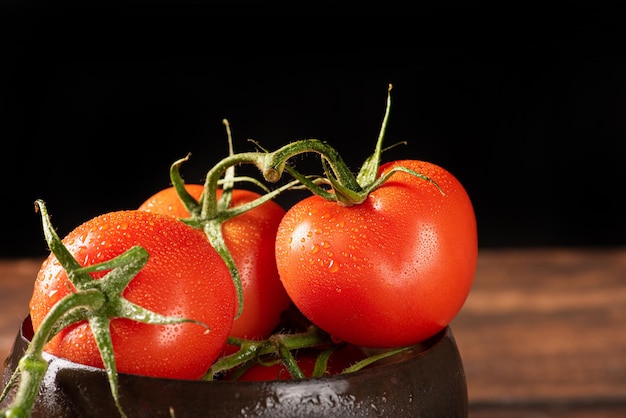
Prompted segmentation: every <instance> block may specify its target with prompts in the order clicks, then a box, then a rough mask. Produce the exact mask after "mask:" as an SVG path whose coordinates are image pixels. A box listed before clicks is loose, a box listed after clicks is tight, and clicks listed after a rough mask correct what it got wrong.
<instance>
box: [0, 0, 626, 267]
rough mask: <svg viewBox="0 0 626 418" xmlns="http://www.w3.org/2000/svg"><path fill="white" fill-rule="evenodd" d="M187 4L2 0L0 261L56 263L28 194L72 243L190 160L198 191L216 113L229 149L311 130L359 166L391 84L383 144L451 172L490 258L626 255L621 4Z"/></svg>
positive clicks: (216, 128)
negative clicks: (542, 253) (403, 7)
mask: <svg viewBox="0 0 626 418" xmlns="http://www.w3.org/2000/svg"><path fill="white" fill-rule="evenodd" d="M198 4H200V3H199V2H198V3H195V4H194V3H184V2H172V3H171V4H168V3H158V4H155V3H149V2H145V3H141V2H139V3H131V5H129V3H121V2H120V3H118V2H113V3H111V4H110V5H108V6H102V7H94V8H92V9H87V8H86V7H85V6H83V8H82V9H77V8H75V7H69V6H64V5H62V4H57V5H54V6H53V5H51V3H41V4H40V3H8V4H3V5H2V9H1V10H2V13H1V14H0V15H1V17H0V19H1V20H2V22H1V23H2V29H0V30H2V35H3V36H2V38H1V40H0V43H1V46H2V51H3V52H2V54H3V58H2V64H1V67H2V68H1V70H0V71H1V72H0V76H1V79H0V88H1V90H0V111H1V114H0V115H1V117H2V121H1V126H0V136H1V138H2V145H1V147H2V148H1V149H2V154H1V156H2V176H3V182H2V184H3V190H2V193H1V196H2V203H1V205H0V207H1V212H0V220H1V227H2V231H1V234H2V235H1V237H0V257H21V256H39V255H44V254H47V248H46V244H45V241H44V239H43V236H42V233H41V223H40V218H39V215H38V214H37V213H35V211H34V206H33V202H34V200H35V199H37V198H42V199H43V200H45V201H46V203H47V206H48V209H49V211H50V213H51V216H52V221H53V224H54V225H55V226H56V228H57V231H58V232H59V234H60V235H64V234H66V233H68V232H69V231H70V230H71V229H73V228H74V227H75V226H77V225H78V224H80V223H82V222H84V221H86V220H87V219H89V218H90V217H93V216H95V215H98V214H100V213H103V212H107V211H111V210H118V209H130V208H135V207H137V206H138V205H139V204H140V203H141V202H143V201H144V200H145V199H146V198H147V197H148V196H149V195H150V194H152V193H154V192H156V191H157V190H159V189H161V188H164V187H166V186H168V185H169V173H168V170H169V167H170V164H171V163H172V162H174V161H175V160H177V159H179V158H181V157H183V156H185V155H186V154H187V153H189V152H191V159H190V161H189V162H187V163H186V165H184V166H183V169H182V172H183V176H184V177H185V179H186V181H188V182H201V181H202V180H203V177H204V174H206V172H207V171H208V169H209V168H210V167H211V166H212V165H213V164H214V163H216V162H217V161H218V160H219V159H221V158H222V157H224V156H226V154H227V143H226V134H225V130H224V126H223V125H222V119H223V118H227V119H228V120H229V121H230V124H231V127H232V131H233V135H234V141H235V148H236V150H237V151H251V150H253V149H254V147H253V145H252V144H251V143H250V142H248V141H247V139H249V138H252V139H255V140H256V141H259V143H261V144H262V145H263V146H265V147H266V148H276V147H278V146H281V145H284V144H285V143H287V142H290V141H292V140H296V139H303V138H319V139H323V140H326V141H328V142H330V144H331V145H333V146H334V147H335V148H336V149H337V150H338V151H339V152H340V153H341V155H342V156H343V157H344V159H345V160H346V162H347V163H348V164H349V165H350V167H352V168H354V169H355V170H356V169H358V168H359V166H360V164H361V163H362V162H363V160H364V159H365V158H366V157H367V155H369V153H371V151H372V150H373V147H374V144H375V142H376V139H377V136H378V132H379V129H380V124H381V120H382V116H383V113H384V109H385V101H386V94H387V85H388V84H389V83H392V84H393V85H394V89H393V91H392V102H393V104H392V110H391V119H390V124H389V127H388V129H387V135H386V144H387V145H390V144H393V143H395V142H398V141H404V140H406V141H408V145H405V146H398V147H396V148H393V149H392V150H390V151H388V152H386V153H385V154H384V155H383V158H384V159H385V160H390V159H396V158H414V159H423V160H429V161H432V162H434V163H436V164H439V165H441V166H443V167H445V168H447V169H448V170H449V171H451V172H452V173H453V174H455V175H456V176H457V178H459V180H460V181H461V182H462V183H463V184H464V185H465V187H466V189H467V190H468V192H469V194H470V197H471V198H472V200H473V202H474V206H475V210H476V216H477V220H478V225H479V244H480V246H481V247H483V248H487V247H515V246H520V247H526V246H555V245H564V246H615V245H624V244H626V221H625V220H624V209H625V206H626V205H625V204H624V203H623V201H624V199H623V194H624V190H625V185H626V182H625V180H626V168H625V164H624V161H625V157H626V141H625V134H626V49H625V48H624V46H625V45H624V43H623V42H622V37H623V36H624V32H625V24H626V20H625V19H624V13H623V12H621V11H619V10H600V9H599V8H594V9H579V10H577V11H576V13H572V14H568V13H564V12H563V10H556V11H554V12H552V13H547V12H546V10H544V9H543V8H541V9H540V8H538V9H529V10H512V11H506V12H504V11H498V10H492V9H490V8H489V7H485V4H480V5H481V6H483V7H481V8H474V9H472V8H463V7H460V6H459V7H455V6H450V7H447V8H441V9H439V10H438V9H436V8H423V9H421V10H416V11H415V12H416V13H414V14H407V13H398V14H385V13H381V12H378V11H376V10H370V11H369V12H370V13H363V14H350V13H340V12H341V10H339V9H335V10H333V11H334V12H336V13H335V14H332V15H330V14H322V13H321V12H318V11H316V10H308V11H307V10H305V12H306V13H297V12H294V13H291V14H286V13H278V12H288V11H290V10H289V9H288V8H286V7H285V6H283V7H282V8H281V7H279V5H276V4H274V3H263V2H255V3H253V4H252V5H250V4H244V3H241V2H239V3H232V2H231V3H227V4H228V7H226V6H225V5H224V4H222V5H221V7H217V5H219V4H220V3H213V4H212V8H210V9H209V8H208V7H201V6H199V5H198ZM270 6H272V7H270ZM327 9H328V10H331V7H330V6H329V7H328V8H327ZM243 12H250V13H252V12H255V14H244V13H243ZM292 198H293V197H292ZM285 199H288V198H285ZM281 203H283V204H284V205H286V206H288V205H289V204H290V203H291V202H290V201H289V200H282V201H281Z"/></svg>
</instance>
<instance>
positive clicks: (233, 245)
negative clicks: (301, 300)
mask: <svg viewBox="0 0 626 418" xmlns="http://www.w3.org/2000/svg"><path fill="white" fill-rule="evenodd" d="M185 188H186V189H187V191H188V192H189V194H191V195H192V196H193V197H194V198H196V199H199V198H200V195H201V194H202V192H203V191H204V186H203V185H200V184H186V185H185ZM217 194H218V195H217V198H218V199H219V197H220V196H221V194H222V190H219V189H218V191H217ZM259 196H260V195H259V194H258V193H255V192H252V191H249V190H243V189H236V190H233V194H232V200H231V207H234V206H238V205H241V204H245V203H247V202H250V201H252V200H254V199H256V198H258V197H259ZM139 209H140V210H145V211H149V212H154V213H162V214H166V215H170V216H174V217H177V218H187V217H189V212H188V211H187V209H186V208H185V206H184V205H183V204H182V202H181V201H180V198H179V197H178V195H177V193H176V190H175V189H174V188H173V187H170V188H167V189H163V190H161V191H159V192H157V193H156V194H154V195H153V196H151V197H150V198H148V199H147V200H146V201H145V202H144V203H142V204H141V206H140V207H139ZM284 214H285V210H284V209H283V208H282V207H281V206H280V205H279V204H278V203H276V202H274V201H271V200H270V201H268V202H266V203H264V204H262V205H261V206H258V207H256V208H254V209H252V210H250V211H248V212H245V213H243V214H241V215H239V216H237V217H235V218H231V219H229V220H228V221H226V222H224V224H223V225H222V232H223V235H224V242H225V243H226V247H227V248H228V250H229V251H230V253H231V255H232V257H233V260H234V261H235V264H236V265H237V268H238V269H239V274H240V275H241V281H242V287H243V299H244V309H243V312H242V314H241V315H240V316H239V317H238V318H237V319H236V320H235V323H234V324H233V328H232V330H231V335H232V336H235V337H239V338H246V339H263V338H266V337H268V336H269V335H270V334H271V332H272V331H273V330H274V328H275V327H276V326H277V325H278V323H279V321H280V314H281V312H283V311H284V310H285V309H287V307H289V305H290V304H291V300H290V299H289V296H288V295H287V292H285V289H284V288H283V285H282V283H281V281H280V279H279V277H278V270H277V268H276V259H275V256H274V242H275V238H276V230H277V229H278V225H279V223H280V220H281V219H282V217H283V215H284Z"/></svg>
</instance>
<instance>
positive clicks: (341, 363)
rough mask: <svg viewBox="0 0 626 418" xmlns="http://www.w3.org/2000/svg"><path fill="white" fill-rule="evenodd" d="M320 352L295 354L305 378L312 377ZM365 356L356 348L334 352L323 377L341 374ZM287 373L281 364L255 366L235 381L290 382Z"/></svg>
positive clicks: (309, 350) (344, 348) (350, 346)
mask: <svg viewBox="0 0 626 418" xmlns="http://www.w3.org/2000/svg"><path fill="white" fill-rule="evenodd" d="M319 354H320V351H319V350H317V349H308V350H303V351H302V352H298V353H296V361H297V363H298V366H299V367H300V369H301V370H302V372H303V373H304V375H305V376H306V377H309V378H310V377H311V376H312V375H313V369H314V368H315V362H316V360H317V356H318V355H319ZM365 357H366V356H365V354H364V353H363V352H362V351H361V350H359V348H358V347H356V346H353V345H347V346H345V347H343V348H340V349H338V350H336V351H334V352H333V353H332V354H331V355H330V357H329V359H328V365H327V368H326V373H325V376H329V375H334V374H339V373H341V372H342V371H343V370H344V369H346V368H348V367H349V366H351V365H353V364H354V363H356V362H358V361H359V360H363V359H364V358H365ZM290 379H292V377H291V375H290V374H289V371H288V370H287V368H286V367H285V365H284V364H283V363H282V362H279V363H274V364H271V365H263V364H255V365H254V366H252V367H250V368H249V369H248V370H246V371H245V372H244V373H243V374H242V375H241V376H240V377H239V378H238V379H237V380H244V381H253V380H256V381H265V380H290Z"/></svg>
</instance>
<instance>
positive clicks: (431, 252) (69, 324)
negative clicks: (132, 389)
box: [22, 106, 478, 393]
mask: <svg viewBox="0 0 626 418" xmlns="http://www.w3.org/2000/svg"><path fill="white" fill-rule="evenodd" d="M388 108H389V106H388ZM387 117H388V112H387V114H386V115H385V119H384V121H383V132H384V128H385V126H386V121H387ZM382 137H383V135H382V133H381V135H380V137H379V142H378V143H377V147H376V150H375V152H374V154H373V155H372V156H371V157H370V159H368V160H367V161H366V162H365V163H364V164H363V167H362V168H361V170H360V171H359V173H358V175H356V176H355V175H354V174H353V173H351V172H350V171H349V170H348V169H347V167H346V166H345V164H344V163H343V161H342V159H341V157H340V156H339V155H338V153H337V152H336V151H335V150H334V149H333V148H332V147H330V146H329V145H328V144H326V143H323V142H321V141H316V140H304V141H296V142H293V143H290V144H287V145H286V146H285V147H282V148H280V149H279V150H276V151H274V152H267V151H264V152H253V153H242V154H235V153H233V152H232V149H231V153H230V155H229V156H228V157H226V158H224V159H223V160H222V161H220V162H219V163H218V164H216V165H215V166H213V167H212V168H211V170H210V171H209V172H208V174H207V179H206V183H205V184H185V183H184V182H183V181H182V178H181V176H180V174H179V168H180V165H181V164H182V162H184V161H186V159H183V160H179V161H177V162H176V163H174V164H173V165H172V170H171V172H170V177H171V180H172V187H169V188H166V189H163V190H161V191H159V192H158V193H156V194H154V195H152V196H147V197H146V200H145V202H144V203H143V204H141V205H140V206H139V207H138V208H137V209H136V210H124V211H118V212H112V213H107V214H103V215H101V216H98V217H96V218H94V219H90V220H88V221H87V222H85V223H83V224H82V225H80V226H78V227H77V228H76V229H75V230H74V231H72V232H71V233H70V234H69V235H67V236H66V237H65V238H64V239H62V240H61V239H59V237H57V236H56V234H55V233H54V230H53V228H52V227H51V225H50V224H49V219H48V217H47V212H46V210H45V205H44V204H43V202H39V206H38V207H39V209H40V210H41V211H42V215H43V216H42V218H43V220H44V232H45V234H46V239H47V241H48V244H49V246H50V248H51V250H52V251H51V254H50V256H49V257H48V258H47V259H46V260H45V261H44V263H43V265H42V267H41V270H40V271H39V274H38V276H37V280H36V282H35V286H34V291H33V295H32V299H31V302H30V314H31V317H32V323H33V329H34V331H35V337H34V338H33V343H32V345H33V346H34V347H35V348H33V351H32V352H29V353H28V355H30V356H31V360H33V361H35V362H37V361H40V357H38V356H39V354H40V353H38V352H37V351H36V350H37V348H39V349H44V350H45V351H47V352H49V353H51V354H54V355H57V356H61V357H65V358H68V359H70V360H73V361H76V362H80V363H84V364H87V365H91V366H96V367H103V368H106V369H107V370H108V371H110V372H112V373H111V374H110V379H111V385H112V389H113V390H114V386H115V383H116V382H115V380H114V372H115V371H120V372H125V373H134V374H142V375H149V376H159V377H169V378H179V379H199V378H204V379H217V378H234V377H237V378H239V379H246V380H249V379H252V380H263V379H276V378H286V377H289V378H291V377H311V376H313V375H315V376H318V375H321V374H325V373H337V372H340V371H341V370H345V369H346V368H347V367H349V366H350V365H352V364H353V363H354V362H356V361H360V360H363V359H364V358H365V357H366V356H365V355H364V354H363V353H364V351H363V350H361V349H360V347H364V348H373V349H397V348H400V349H401V348H402V347H406V346H411V345H415V344H418V343H420V342H422V341H424V340H426V339H428V338H429V337H431V336H433V335H434V334H436V333H437V332H439V331H440V330H442V329H443V328H445V327H446V326H447V325H448V324H449V323H450V322H451V321H452V319H453V318H454V317H455V315H456V314H457V313H458V311H459V310H460V309H461V307H462V305H463V303H464V301H465V299H466V297H467V295H468V293H469V291H470V288H471V285H472V281H473V276H474V270H475V267H476V260H477V251H478V250H477V231H476V221H475V216H474V211H473V207H472V204H471V201H470V198H469V196H468V194H467V192H466V191H465V189H464V188H463V186H462V185H461V183H460V182H459V181H458V180H457V179H456V178H455V177H454V176H453V175H452V174H451V173H450V172H448V171H446V170H445V169H443V168H442V167H440V166H437V165H435V164H432V163H429V162H424V161H419V160H402V161H393V162H388V163H385V164H381V162H380V155H381V149H382V147H381V144H382ZM229 139H230V138H229ZM309 152H316V153H318V154H320V155H321V156H322V160H321V161H322V167H323V171H324V176H321V177H320V176H306V175H303V174H301V173H299V172H298V171H296V170H295V168H294V167H293V166H291V165H290V164H288V160H289V159H290V158H292V157H293V156H294V155H299V154H303V153H309ZM244 163H247V164H254V165H256V166H257V167H258V168H259V169H260V170H261V172H262V173H263V180H262V181H258V180H256V179H248V178H244V179H240V178H237V177H235V175H234V167H235V166H236V165H239V164H244ZM285 171H286V172H288V173H289V174H291V175H292V176H293V177H294V179H295V180H294V181H293V182H291V183H288V184H287V185H285V186H282V187H280V188H278V189H274V190H272V191H270V188H269V187H268V186H267V185H266V184H267V183H274V182H276V181H277V180H278V179H279V178H281V176H282V174H283V172H285ZM245 181H251V182H252V183H253V184H256V185H257V186H260V187H261V188H262V189H263V190H264V192H263V193H257V192H252V191H250V190H247V189H245V188H243V187H240V182H245ZM293 187H298V188H302V187H307V188H309V189H310V190H311V191H312V192H313V193H312V195H311V196H310V197H307V198H304V199H302V200H301V201H299V202H298V203H296V204H295V205H293V206H292V207H290V208H287V209H286V210H285V209H284V208H282V207H281V206H280V205H278V204H277V203H276V202H275V201H274V200H273V198H274V196H276V195H278V193H283V192H286V191H288V190H290V189H291V188H293ZM293 312H296V313H297V314H296V315H291V316H290V317H289V318H288V319H287V321H285V317H286V316H289V315H290V314H291V313H293ZM294 318H297V321H295V319H294ZM296 322H297V323H296ZM294 324H295V325H294ZM39 334H42V336H39ZM322 353H325V354H322ZM320 359H324V361H320ZM276 360H278V362H277V361H276ZM319 364H323V368H322V372H320V371H319V367H318V369H316V367H317V366H319ZM316 365H317V366H316ZM250 367H251V368H250ZM314 369H315V370H317V371H315V372H314ZM27 372H28V370H26V369H23V370H22V373H23V374H24V373H27ZM314 373H315V374H314ZM114 393H115V392H114Z"/></svg>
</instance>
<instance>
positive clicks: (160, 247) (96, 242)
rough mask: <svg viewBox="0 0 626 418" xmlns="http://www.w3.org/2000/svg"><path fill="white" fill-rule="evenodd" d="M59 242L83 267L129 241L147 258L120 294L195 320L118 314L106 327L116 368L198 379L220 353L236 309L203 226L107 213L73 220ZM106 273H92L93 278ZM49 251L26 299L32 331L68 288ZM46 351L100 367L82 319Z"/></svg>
mask: <svg viewBox="0 0 626 418" xmlns="http://www.w3.org/2000/svg"><path fill="white" fill-rule="evenodd" d="M63 243H64V245H65V246H66V247H67V248H68V250H69V251H70V252H71V253H72V254H73V255H74V257H75V258H76V260H77V261H78V262H79V263H80V264H81V265H83V266H86V265H92V264H96V263H98V262H102V261H107V260H110V259H112V258H114V257H116V256H117V255H119V254H121V253H123V252H124V251H126V250H128V249H129V248H131V247H132V246H134V245H141V246H142V247H144V248H145V249H146V250H147V251H148V254H149V258H148V262H147V263H146V265H145V266H144V267H143V268H142V269H141V271H140V272H139V273H138V274H137V275H136V276H135V277H134V278H133V279H132V280H131V281H130V283H129V284H128V286H127V287H126V289H125V290H124V292H123V295H124V297H125V298H126V299H128V300H129V301H131V302H134V303H136V304H138V305H140V306H142V307H144V308H147V309H149V310H152V311H154V312H157V313H160V314H163V315H170V316H176V317H185V318H191V319H195V320H198V321H202V322H203V323H205V324H207V325H208V326H209V329H210V331H209V332H208V333H207V332H206V331H207V330H206V328H205V327H203V326H201V325H198V324H193V323H183V324H177V325H147V324H143V323H139V322H136V321H132V320H129V319H124V318H115V319H112V320H111V324H110V330H111V338H112V341H113V348H114V353H115V361H116V365H117V368H118V371H119V372H123V373H131V374H140V375H147V376H156V377H168V378H176V379H198V378H200V377H201V376H202V375H203V374H204V373H205V372H206V370H207V369H208V368H209V367H210V366H211V364H212V363H213V362H214V361H215V359H216V358H217V357H218V356H219V355H220V354H221V352H222V350H223V348H224V345H225V342H226V338H227V337H228V334H229V333H230V330H231V327H232V324H233V320H234V316H235V313H236V306H237V296H236V291H235V287H234V285H233V282H232V279H231V277H230V273H229V271H228V269H227V267H226V265H225V263H224V262H223V261H222V259H221V257H220V256H219V254H218V253H217V252H216V251H215V250H214V249H213V247H212V246H211V245H210V244H209V243H208V241H207V240H206V237H205V236H204V234H203V233H202V232H201V231H198V230H195V229H193V228H191V227H189V226H187V225H185V224H183V223H182V222H179V221H177V220H175V219H173V218H171V217H168V216H163V215H157V214H153V213H148V212H143V211H119V212H112V213H107V214H104V215H101V216H98V217H95V218H93V219H90V220H88V221H87V222H85V223H83V224H82V225H79V226H78V227H77V228H75V229H74V230H73V231H72V232H70V233H69V234H68V235H67V236H66V237H65V238H64V239H63ZM103 274H104V273H98V274H93V276H94V279H97V278H99V277H102V276H103ZM73 289H74V286H73V285H72V284H71V282H70V281H69V279H68V278H67V275H66V273H65V270H64V269H63V268H62V267H61V265H60V264H59V262H58V260H57V259H56V257H55V256H54V254H50V256H48V258H47V259H46V260H44V262H43V264H42V266H41V269H40V271H39V273H38V275H37V279H36V282H35V286H34V290H33V295H32V298H31V301H30V314H31V318H32V323H33V329H34V330H35V331H37V329H38V328H39V325H40V324H41V321H42V320H43V318H44V316H45V315H46V314H47V312H48V311H49V310H50V309H51V308H52V306H53V305H54V304H56V302H57V301H58V300H60V299H61V298H62V297H63V296H65V295H67V294H68V293H69V292H70V291H73ZM45 351H47V352H49V353H51V354H54V355H56V356H59V357H64V358H67V359H69V360H72V361H74V362H77V363H82V364H86V365H90V366H94V367H100V368H103V364H102V360H101V357H100V353H99V351H98V348H97V346H96V343H95V340H94V338H93V335H92V333H91V330H90V328H89V325H88V323H87V322H86V321H83V322H80V323H77V324H74V325H71V326H69V327H67V328H64V329H63V330H61V332H60V333H59V334H57V335H56V336H55V337H53V338H52V339H51V340H50V341H49V342H48V344H47V345H46V347H45Z"/></svg>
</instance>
